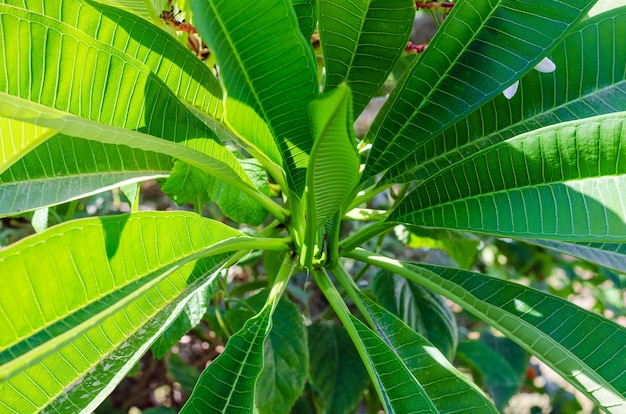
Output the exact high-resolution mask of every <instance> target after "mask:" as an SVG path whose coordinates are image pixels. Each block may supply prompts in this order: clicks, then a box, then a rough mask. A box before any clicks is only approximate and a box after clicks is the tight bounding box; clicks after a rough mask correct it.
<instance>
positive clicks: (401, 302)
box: [372, 271, 458, 361]
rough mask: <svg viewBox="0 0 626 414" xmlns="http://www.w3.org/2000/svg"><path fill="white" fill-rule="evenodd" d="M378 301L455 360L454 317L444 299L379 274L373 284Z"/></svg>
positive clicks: (455, 336)
mask: <svg viewBox="0 0 626 414" xmlns="http://www.w3.org/2000/svg"><path fill="white" fill-rule="evenodd" d="M372 291H373V292H374V294H375V295H376V300H377V301H378V303H380V304H381V305H382V306H383V307H384V308H385V309H386V310H388V311H389V312H391V313H393V314H394V315H396V316H397V317H399V318H400V319H401V320H402V321H403V322H404V323H406V324H407V325H408V326H409V327H410V328H411V329H413V330H414V331H415V332H417V333H418V334H420V335H421V336H423V337H424V338H425V339H427V340H428V341H429V342H430V343H432V344H433V345H435V346H436V347H437V349H439V351H440V352H441V353H442V354H443V355H445V357H446V358H447V359H448V360H450V361H452V360H453V359H454V354H455V352H456V346H457V343H458V333H457V330H458V327H457V325H456V319H455V318H454V314H453V313H452V311H451V310H450V308H448V307H447V306H446V305H445V303H444V302H443V300H442V298H441V297H440V296H439V295H437V294H435V293H433V292H431V291H430V290H428V289H426V288H424V287H423V286H420V285H418V284H417V283H414V282H411V281H410V280H407V279H405V278H403V277H401V276H398V275H392V274H390V273H389V272H386V271H380V272H379V273H378V274H376V276H375V278H374V280H373V281H372Z"/></svg>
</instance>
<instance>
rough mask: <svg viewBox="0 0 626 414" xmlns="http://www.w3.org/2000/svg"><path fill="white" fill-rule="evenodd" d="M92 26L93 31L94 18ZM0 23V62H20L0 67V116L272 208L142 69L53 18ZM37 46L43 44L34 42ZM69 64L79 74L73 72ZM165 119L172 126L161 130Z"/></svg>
mask: <svg viewBox="0 0 626 414" xmlns="http://www.w3.org/2000/svg"><path fill="white" fill-rule="evenodd" d="M94 18H95V19H96V20H94V21H92V23H93V24H94V25H97V24H98V20H97V18H98V16H95V17H94ZM134 18H135V19H137V17H134ZM0 19H1V21H2V24H1V25H0V29H1V30H2V33H1V36H0V42H2V43H3V47H0V58H1V59H2V61H11V62H18V61H22V62H24V64H23V65H20V66H19V67H18V68H17V69H18V70H13V69H12V70H9V68H7V67H6V66H0V101H2V103H3V105H1V106H0V116H5V117H8V118H14V119H16V120H20V121H26V122H31V123H33V124H36V125H41V126H44V127H48V128H52V129H55V130H58V131H59V132H61V133H64V134H67V135H70V136H78V137H82V138H86V139H90V140H96V141H100V142H103V143H114V144H125V145H128V146H130V147H132V148H140V149H143V150H147V151H156V152H161V153H167V154H168V155H171V156H174V157H177V158H180V159H182V160H184V161H186V162H188V163H189V164H191V165H194V166H197V167H198V168H201V169H204V170H205V171H207V172H209V173H211V174H214V175H216V176H218V177H220V179H223V180H225V181H227V182H229V183H230V184H231V185H233V186H235V187H237V188H239V189H240V190H241V191H243V192H245V193H246V194H248V195H249V196H250V197H252V198H254V199H257V200H259V201H260V202H261V203H262V204H264V205H268V204H270V205H271V204H273V203H272V202H271V201H270V200H269V199H268V198H267V197H265V196H263V195H262V194H260V193H259V192H258V191H256V189H255V188H254V186H253V184H252V183H251V181H250V179H249V178H248V177H247V175H246V174H245V171H244V170H243V168H242V167H241V166H240V165H239V163H238V162H237V160H236V158H235V157H234V155H233V154H232V153H231V152H230V151H228V150H227V149H226V148H225V147H224V146H223V145H222V144H221V143H220V142H219V140H218V139H217V137H216V136H215V134H214V133H213V131H212V130H211V129H209V128H208V127H207V126H206V125H205V124H204V123H202V122H201V121H200V120H199V119H198V118H196V117H195V116H194V115H193V113H192V112H191V111H190V110H188V109H187V107H186V106H185V105H184V104H183V103H182V102H180V101H179V100H178V99H177V98H176V97H175V96H174V95H173V93H172V92H171V91H170V90H169V89H168V88H167V87H166V85H165V84H164V83H163V82H162V81H161V80H160V79H159V78H158V77H157V76H156V75H154V74H153V73H152V72H151V71H150V68H149V67H148V66H146V65H144V64H143V63H142V62H140V61H139V60H137V59H135V58H133V57H131V56H129V55H127V54H125V53H122V52H120V51H119V50H118V49H116V48H114V47H111V46H109V45H107V44H105V43H103V42H100V41H98V40H95V39H93V38H91V37H90V36H89V35H88V34H86V33H83V32H81V31H79V30H77V29H75V28H73V27H71V26H70V25H68V24H65V23H63V22H60V21H58V20H57V19H55V18H51V17H48V16H45V15H42V14H38V13H35V12H32V11H29V10H22V9H19V8H16V7H12V6H6V5H0ZM89 21H90V20H89V19H87V22H89ZM17 33H19V41H17V38H18V36H17ZM42 38H45V39H47V41H46V42H40V41H39V40H38V39H42ZM19 56H26V57H28V59H22V60H20V58H19ZM41 56H45V57H46V58H47V59H48V60H49V61H45V60H42V59H40V58H39V57H41ZM77 56H81V59H82V60H81V63H82V64H83V68H84V70H81V71H76V70H75V67H74V65H75V61H76V59H77ZM96 67H98V68H99V69H98V70H97V71H96V70H95V68H96ZM90 68H91V69H90ZM102 68H107V69H108V70H102ZM75 84H83V85H92V86H91V88H89V89H88V90H89V93H85V92H84V90H83V89H80V88H72V87H71V85H75ZM85 90H87V89H85ZM168 118H170V119H172V122H166V120H167V119H168ZM157 137H159V138H157ZM160 138H165V139H160ZM181 144H183V145H181ZM269 209H270V210H275V209H274V207H273V206H270V207H269ZM274 213H276V214H278V216H279V217H281V216H282V214H283V213H282V212H279V211H278V210H275V211H274Z"/></svg>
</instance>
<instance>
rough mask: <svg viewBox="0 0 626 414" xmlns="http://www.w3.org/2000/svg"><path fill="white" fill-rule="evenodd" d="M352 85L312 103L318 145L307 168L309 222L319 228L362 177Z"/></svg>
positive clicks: (311, 108) (310, 108)
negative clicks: (354, 119) (355, 131)
mask: <svg viewBox="0 0 626 414" xmlns="http://www.w3.org/2000/svg"><path fill="white" fill-rule="evenodd" d="M351 101H352V97H351V94H350V88H349V87H347V86H345V85H344V86H340V87H338V88H336V89H333V90H332V91H331V92H328V93H326V94H324V95H323V96H322V97H321V98H319V99H316V100H314V101H312V102H311V104H310V105H309V110H310V112H311V129H312V130H313V136H314V137H315V145H314V146H313V151H312V152H311V157H310V158H309V168H308V171H307V190H308V193H307V203H308V205H307V209H308V214H307V217H306V221H307V223H309V222H310V223H312V224H313V225H314V226H315V228H314V229H312V230H317V229H319V228H320V227H321V226H322V225H323V224H324V223H325V222H326V221H327V220H328V219H330V218H331V217H332V216H333V214H335V213H336V212H337V211H338V210H339V209H340V208H341V205H342V204H343V202H344V201H345V200H346V198H347V197H348V196H349V195H350V193H351V191H352V189H353V188H354V186H355V184H356V183H357V180H358V175H359V154H358V153H357V150H356V140H355V138H354V135H353V133H352V122H353V120H352V108H351Z"/></svg>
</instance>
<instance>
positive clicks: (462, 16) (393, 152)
mask: <svg viewBox="0 0 626 414" xmlns="http://www.w3.org/2000/svg"><path fill="white" fill-rule="evenodd" d="M593 3H594V2H593V1H586V0H581V1H577V2H568V3H567V4H565V3H560V5H556V4H555V3H551V4H549V5H548V4H546V5H543V6H541V7H539V8H538V7H537V5H530V4H526V3H521V2H517V1H509V0H500V1H497V2H494V3H491V2H489V1H480V2H476V1H471V2H470V1H461V2H458V3H456V4H455V6H454V8H453V9H452V12H451V13H450V14H449V16H448V17H447V18H446V21H445V22H444V24H443V26H442V27H441V29H440V30H439V31H438V32H437V34H436V35H435V37H434V38H433V40H432V41H431V43H430V44H429V47H428V48H426V51H425V52H424V53H423V54H422V55H421V56H420V58H419V60H417V61H416V63H415V64H414V65H413V67H412V68H411V69H410V71H409V73H408V74H407V75H406V76H405V77H404V78H403V80H402V81H401V82H400V83H399V84H398V86H397V87H396V89H395V90H394V91H393V92H392V94H391V96H390V98H389V100H388V101H387V103H386V104H385V105H384V106H383V108H382V110H381V113H380V114H379V116H378V117H377V119H376V120H375V122H374V124H373V125H372V128H371V129H370V132H369V133H368V135H367V137H366V139H369V140H373V145H372V149H371V151H370V154H369V156H368V160H367V164H366V169H365V171H364V174H363V177H362V182H364V181H365V180H366V179H368V178H371V177H373V176H374V175H376V174H378V173H381V172H384V171H386V170H387V169H389V168H390V167H392V166H394V165H395V164H398V163H399V162H400V161H401V160H402V159H404V158H406V157H407V156H408V155H409V154H410V153H411V151H412V149H413V148H414V147H415V146H417V145H419V144H422V143H424V142H426V141H428V140H430V139H431V138H432V137H433V136H435V135H436V134H438V133H440V132H442V131H443V129H444V128H445V127H446V126H447V125H450V124H452V123H454V122H455V121H457V120H459V119H461V118H462V117H464V116H465V115H467V114H469V113H470V112H471V111H473V110H474V109H476V108H478V107H480V106H481V105H482V104H483V103H485V102H487V100H488V99H489V98H491V97H493V96H495V95H496V94H498V93H499V92H500V91H502V90H503V89H504V88H506V87H507V86H509V85H510V84H512V83H514V82H515V81H516V80H517V79H518V78H519V77H520V76H521V75H522V74H524V73H525V72H527V71H529V70H530V69H531V68H532V67H533V66H534V65H535V64H537V63H538V62H539V61H540V60H541V59H542V58H543V57H544V56H545V54H547V52H548V51H549V50H550V49H552V48H553V47H554V46H555V45H556V43H557V42H558V41H559V39H560V38H561V37H562V36H563V35H564V34H566V33H567V31H568V30H569V29H570V27H572V26H573V25H574V24H575V23H576V22H578V21H579V20H580V19H581V18H582V17H583V16H584V15H585V13H586V11H587V10H588V9H589V8H590V7H591V6H592V5H593ZM415 102H416V103H417V105H416V106H414V103H415Z"/></svg>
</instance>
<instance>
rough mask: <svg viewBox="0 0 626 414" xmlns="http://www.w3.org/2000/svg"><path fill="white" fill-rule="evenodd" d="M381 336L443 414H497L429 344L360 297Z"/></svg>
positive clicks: (487, 400) (473, 385)
mask: <svg viewBox="0 0 626 414" xmlns="http://www.w3.org/2000/svg"><path fill="white" fill-rule="evenodd" d="M360 297H361V300H362V301H363V303H364V305H365V307H366V309H367V312H368V315H369V317H370V318H371V319H372V320H373V322H374V328H375V330H376V332H377V333H378V335H380V336H381V337H382V338H383V340H384V341H385V342H386V343H387V344H389V346H390V347H391V348H392V350H393V351H394V352H395V353H396V354H397V355H398V357H400V358H401V359H402V361H403V362H404V363H405V364H406V366H407V367H408V368H409V369H410V370H411V373H412V374H413V375H414V376H415V378H416V379H417V380H418V381H419V382H420V384H421V385H422V386H423V387H424V391H426V393H427V394H428V395H429V396H430V398H432V401H433V404H434V405H435V406H436V407H437V410H439V412H442V413H452V412H458V413H468V414H470V413H476V412H481V413H497V412H498V411H497V410H496V409H495V407H494V406H493V404H492V403H491V401H489V399H488V398H487V397H486V396H485V395H484V394H483V393H482V391H480V389H479V388H478V387H477V386H476V385H475V384H474V383H472V382H471V381H470V380H469V379H468V378H467V377H466V376H465V375H464V374H463V373H461V372H459V371H458V370H457V369H456V368H454V366H452V364H451V363H450V362H448V360H447V359H446V357H445V356H444V355H443V354H442V353H441V352H440V351H439V350H438V349H437V348H435V347H434V346H433V345H432V344H431V343H430V342H428V340H426V339H425V338H423V337H422V336H420V335H419V334H417V333H416V332H415V331H414V330H412V329H411V328H409V327H408V326H407V325H406V324H405V323H404V322H402V321H401V320H400V319H398V318H397V317H396V316H394V315H392V314H391V313H389V312H387V311H386V310H384V309H383V308H381V307H380V306H378V305H376V304H375V303H374V302H372V301H371V300H369V299H368V298H367V297H366V296H365V295H362V294H361V295H360Z"/></svg>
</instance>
